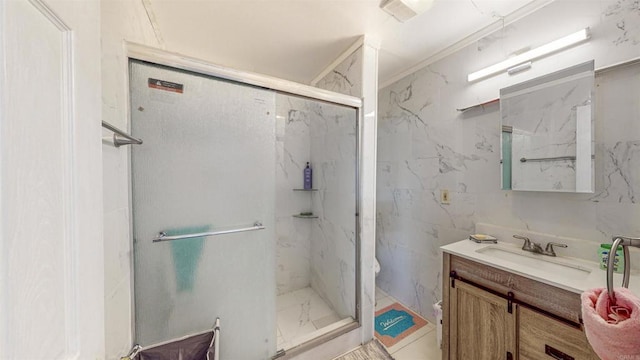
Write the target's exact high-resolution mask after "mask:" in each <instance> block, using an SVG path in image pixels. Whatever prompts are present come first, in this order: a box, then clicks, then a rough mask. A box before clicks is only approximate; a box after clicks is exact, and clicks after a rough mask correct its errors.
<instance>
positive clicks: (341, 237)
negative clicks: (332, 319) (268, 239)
mask: <svg viewBox="0 0 640 360" xmlns="http://www.w3.org/2000/svg"><path fill="white" fill-rule="evenodd" d="M355 113H356V112H355V110H354V109H351V108H347V107H342V106H337V105H331V104H327V103H322V102H318V101H312V100H306V99H303V98H299V97H294V96H287V95H280V94H279V95H278V96H277V98H276V121H277V125H276V126H277V128H276V139H277V171H278V172H277V176H276V178H277V181H276V182H277V183H276V188H277V190H276V191H277V195H276V196H277V197H276V199H277V200H276V204H277V205H276V221H277V227H276V233H277V239H278V240H277V244H278V254H277V259H278V260H277V261H278V269H277V283H278V294H283V293H287V292H290V291H293V290H297V289H300V288H304V287H306V286H309V285H311V286H312V287H313V289H314V290H316V291H317V292H318V294H320V296H322V297H323V298H324V299H325V300H327V301H328V302H329V303H331V304H332V306H333V307H334V310H335V311H336V312H337V313H339V314H341V315H343V316H352V315H353V314H354V311H355V263H356V255H355V221H356V220H355V151H356V138H355V125H356V123H355ZM307 161H309V162H310V163H311V167H312V169H313V188H314V189H317V191H294V190H293V189H301V188H302V187H303V181H302V179H303V178H302V175H303V169H304V167H305V165H306V162H307ZM303 211H304V212H307V211H311V212H313V214H314V215H316V216H318V218H313V219H301V218H294V217H293V216H292V215H294V214H298V213H300V212H303Z"/></svg>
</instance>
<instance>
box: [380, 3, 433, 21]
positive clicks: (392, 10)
mask: <svg viewBox="0 0 640 360" xmlns="http://www.w3.org/2000/svg"><path fill="white" fill-rule="evenodd" d="M431 5H433V0H385V1H383V2H382V4H381V5H380V7H381V8H382V10H384V11H386V12H387V13H389V14H390V15H391V16H393V17H394V18H396V20H398V21H400V22H405V21H407V20H409V19H411V18H412V17H414V16H416V15H419V14H422V13H423V12H425V11H427V10H428V9H429V8H430V7H431Z"/></svg>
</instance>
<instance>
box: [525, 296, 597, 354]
mask: <svg viewBox="0 0 640 360" xmlns="http://www.w3.org/2000/svg"><path fill="white" fill-rule="evenodd" d="M518 321H519V327H518V332H519V334H518V335H519V336H518V354H519V359H520V360H550V359H560V360H572V359H574V360H599V357H598V356H597V355H596V354H595V353H594V352H593V350H591V346H590V345H589V342H588V341H587V338H586V336H585V334H584V332H583V331H582V330H580V329H577V328H575V327H573V326H569V325H567V324H565V323H563V322H561V321H558V320H556V319H553V318H551V317H549V316H546V315H543V314H541V313H538V312H536V311H534V310H531V309H528V308H526V307H524V306H518Z"/></svg>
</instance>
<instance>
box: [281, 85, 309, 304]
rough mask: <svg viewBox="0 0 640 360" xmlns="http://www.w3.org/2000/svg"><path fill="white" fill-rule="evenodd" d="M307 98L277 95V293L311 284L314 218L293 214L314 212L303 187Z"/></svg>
mask: <svg viewBox="0 0 640 360" xmlns="http://www.w3.org/2000/svg"><path fill="white" fill-rule="evenodd" d="M307 102H308V101H306V100H303V99H301V98H297V97H293V96H287V95H282V94H277V95H276V163H277V165H276V237H277V241H276V244H277V255H276V256H277V269H276V282H277V291H278V295H282V294H286V293H289V292H291V291H295V290H298V289H302V288H305V287H307V286H309V285H310V284H311V277H310V274H311V262H310V259H311V221H310V220H308V219H298V218H294V217H293V216H292V215H294V214H299V213H300V212H306V211H311V210H312V208H311V199H312V196H313V195H312V193H311V192H307V191H294V190H293V189H302V188H303V169H304V167H305V165H306V163H307V161H310V151H311V147H310V145H309V138H310V128H309V126H310V122H311V116H310V115H309V113H308V112H307V111H306V104H307Z"/></svg>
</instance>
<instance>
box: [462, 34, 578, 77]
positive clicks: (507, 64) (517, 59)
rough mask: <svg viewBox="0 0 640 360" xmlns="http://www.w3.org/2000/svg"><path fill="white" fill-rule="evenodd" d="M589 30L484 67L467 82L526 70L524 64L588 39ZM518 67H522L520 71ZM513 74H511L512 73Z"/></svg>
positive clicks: (472, 74)
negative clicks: (503, 72) (507, 72)
mask: <svg viewBox="0 0 640 360" xmlns="http://www.w3.org/2000/svg"><path fill="white" fill-rule="evenodd" d="M589 36H590V34H589V28H584V29H582V30H580V31H578V32H575V33H573V34H571V35H567V36H565V37H563V38H560V39H557V40H554V41H552V42H550V43H548V44H545V45H542V46H539V47H537V48H535V49H533V50H529V51H527V52H524V53H522V54H520V55H517V56H514V57H512V58H509V59H507V60H504V61H501V62H499V63H497V64H495V65H491V66H489V67H486V68H484V69H482V70H478V71H476V72H474V73H471V74H469V75H468V76H467V81H468V82H473V81H476V80H479V79H482V78H485V77H488V76H491V75H494V74H497V73H499V72H502V71H505V70H507V69H517V70H516V71H515V72H517V71H518V70H519V71H522V70H526V68H527V67H526V63H527V62H529V63H530V62H531V60H535V59H538V58H541V57H543V56H545V55H548V54H551V53H553V52H556V51H558V50H562V49H564V48H567V47H569V46H571V45H575V44H577V43H580V42H582V41H585V40H587V39H589ZM519 65H524V66H523V67H522V68H521V69H519V68H520V66H519ZM512 73H513V72H512Z"/></svg>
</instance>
